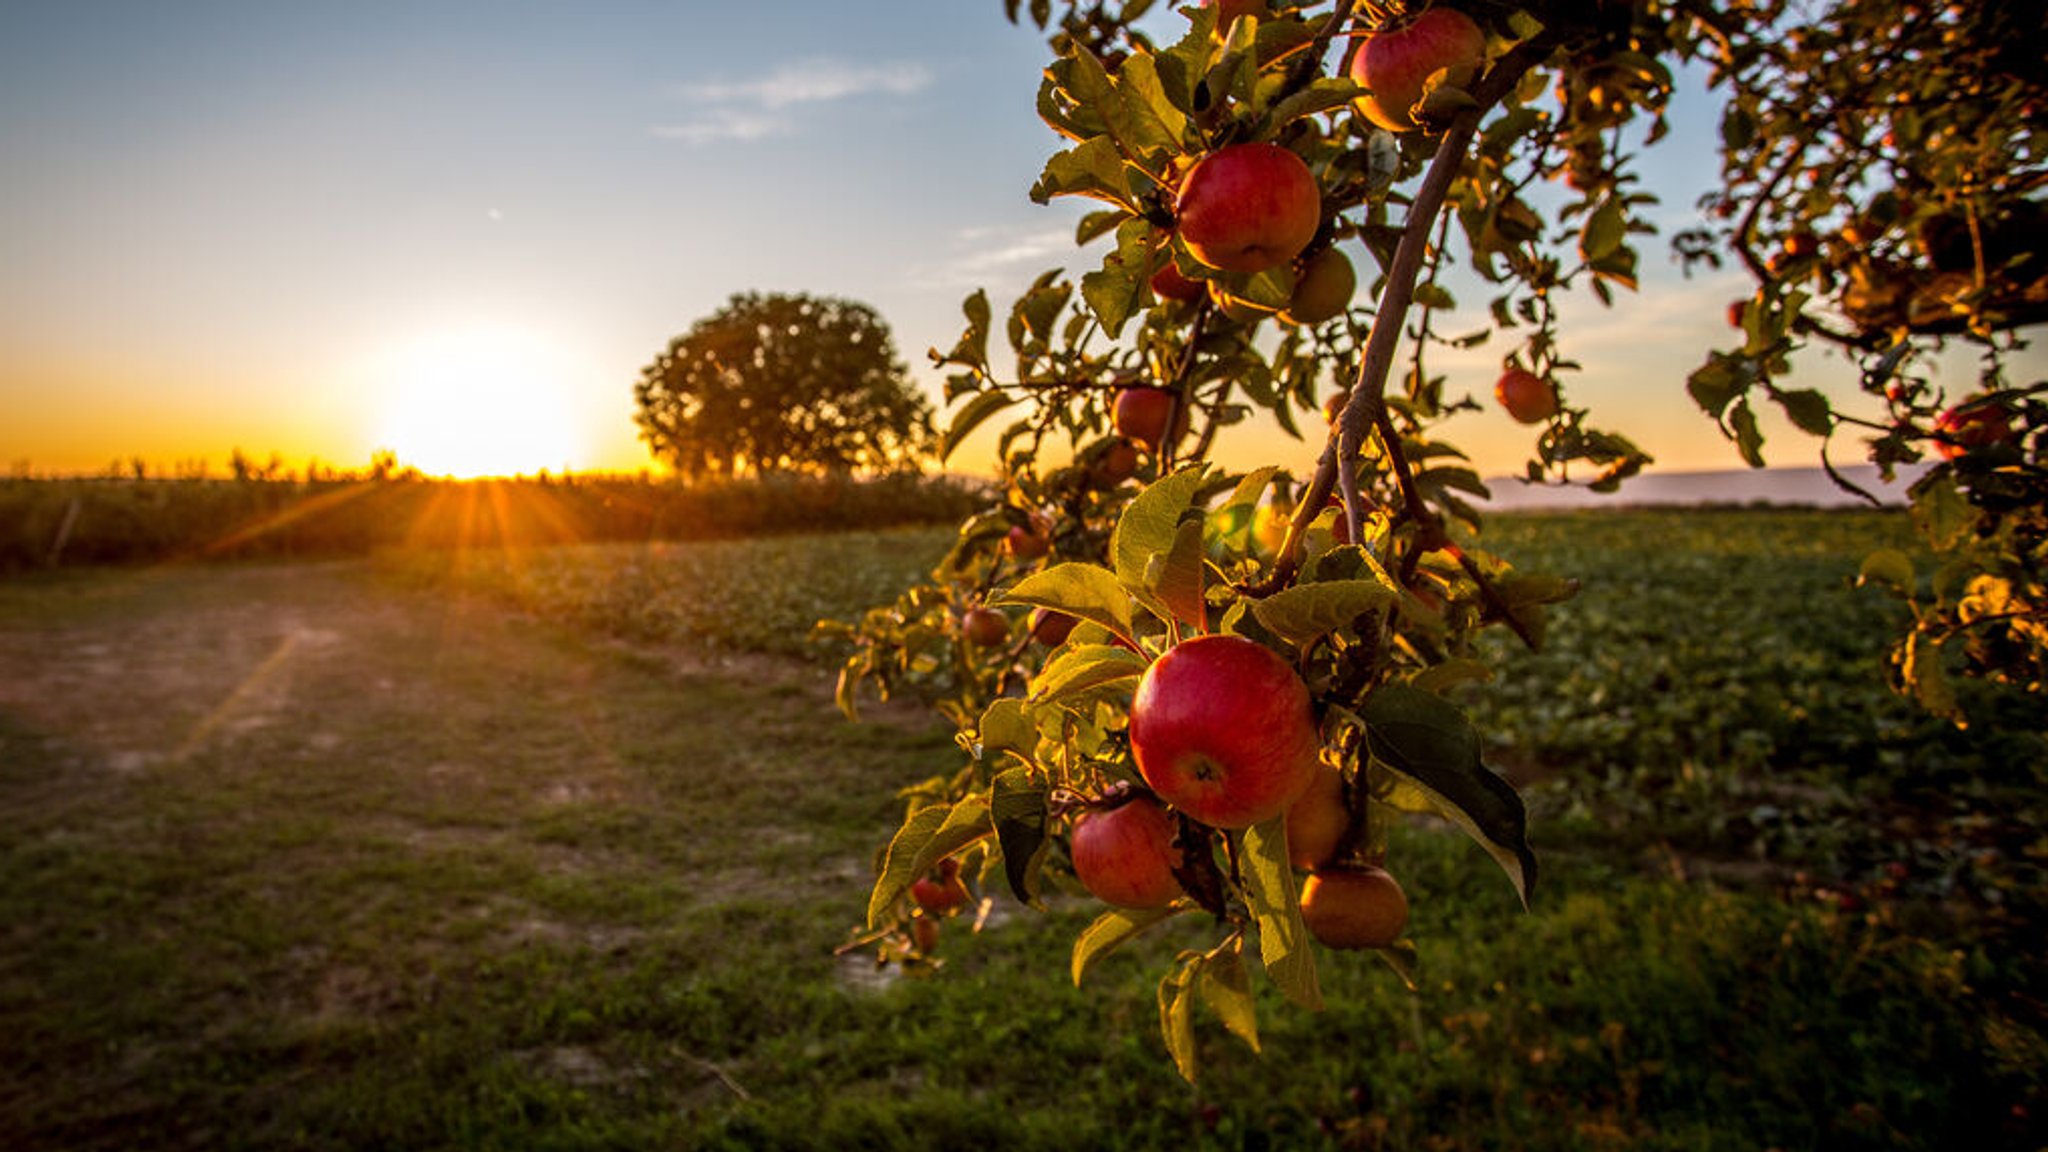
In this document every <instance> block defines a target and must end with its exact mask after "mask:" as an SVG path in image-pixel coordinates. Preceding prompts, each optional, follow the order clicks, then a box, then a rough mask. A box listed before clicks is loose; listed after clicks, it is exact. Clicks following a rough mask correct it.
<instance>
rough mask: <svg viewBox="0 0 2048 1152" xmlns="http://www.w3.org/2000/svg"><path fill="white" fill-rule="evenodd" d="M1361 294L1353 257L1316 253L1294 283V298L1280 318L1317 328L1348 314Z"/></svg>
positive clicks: (1332, 251) (1330, 251)
mask: <svg viewBox="0 0 2048 1152" xmlns="http://www.w3.org/2000/svg"><path fill="white" fill-rule="evenodd" d="M1357 290H1358V272H1357V270H1356V269H1354V268H1352V266H1351V259H1350V257H1348V256H1346V255H1344V253H1342V252H1339V251H1338V250H1337V249H1336V248H1334V247H1330V248H1325V249H1323V250H1322V251H1321V252H1318V253H1316V255H1315V258H1314V259H1312V260H1310V261H1309V262H1308V267H1306V268H1303V269H1302V270H1301V277H1300V278H1299V279H1297V280H1296V281H1295V282H1294V295H1293V297H1292V298H1290V299H1289V300H1288V301H1287V307H1286V308H1284V309H1282V310H1281V312H1280V318H1281V319H1282V320H1285V321H1287V322H1288V323H1289V324H1303V325H1316V324H1321V323H1322V322H1323V321H1325V320H1330V319H1333V318H1335V317H1337V316H1341V315H1343V314H1344V310H1345V309H1346V308H1349V307H1351V295H1352V293H1354V292H1356V291H1357Z"/></svg>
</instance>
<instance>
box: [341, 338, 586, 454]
mask: <svg viewBox="0 0 2048 1152" xmlns="http://www.w3.org/2000/svg"><path fill="white" fill-rule="evenodd" d="M388 379H389V393H388V395H387V396H386V398H385V400H384V402H383V420H382V423H381V427H380V430H379V431H380V438H379V443H380V444H381V445H383V446H384V447H388V448H389V449H390V450H391V451H392V452H394V453H396V454H397V456H398V459H399V460H400V462H402V463H405V464H409V465H412V466H413V467H416V468H418V469H419V470H420V471H422V472H425V473H427V474H428V475H431V476H454V477H458V478H462V479H473V478H476V477H480V476H512V475H519V474H527V473H534V472H538V471H541V470H543V469H549V470H556V471H560V470H564V469H568V468H573V467H575V466H576V465H577V463H578V461H579V457H580V456H581V455H582V449H583V445H582V444H581V443H580V442H579V437H578V432H577V419H576V415H575V410H574V403H573V401H574V397H573V396H572V395H571V383H570V380H569V379H568V373H567V372H566V371H565V370H564V367H563V364H562V358H561V356H560V355H559V354H558V353H557V352H556V350H554V349H553V348H551V347H550V346H549V345H548V343H547V342H546V341H545V340H543V339H541V338H539V337H537V336H534V335H532V334H530V333H526V332H521V331H517V330H512V329H504V328H480V329H467V330H462V331H456V332H449V333H443V334H439V335H436V336H433V337H430V338H427V339H424V340H421V341H419V342H418V343H416V344H414V345H412V346H410V347H408V348H405V349H403V350H402V351H400V352H399V353H398V354H397V356H396V357H395V360H394V363H393V366H392V370H391V372H390V375H389V378H388Z"/></svg>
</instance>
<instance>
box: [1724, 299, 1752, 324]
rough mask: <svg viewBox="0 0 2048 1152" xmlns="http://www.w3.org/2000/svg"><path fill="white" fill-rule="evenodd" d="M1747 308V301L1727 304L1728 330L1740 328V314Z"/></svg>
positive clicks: (1734, 301) (1731, 301)
mask: <svg viewBox="0 0 2048 1152" xmlns="http://www.w3.org/2000/svg"><path fill="white" fill-rule="evenodd" d="M1748 307H1749V301H1747V300H1730V301H1729V302H1728V326H1729V327H1730V328H1740V327H1742V313H1743V310H1744V309H1746V308H1748Z"/></svg>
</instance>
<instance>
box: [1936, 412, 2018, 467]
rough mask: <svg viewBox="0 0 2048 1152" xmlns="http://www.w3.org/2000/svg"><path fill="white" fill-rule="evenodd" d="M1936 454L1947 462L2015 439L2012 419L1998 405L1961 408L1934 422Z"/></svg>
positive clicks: (1941, 416) (1943, 414)
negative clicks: (2013, 437)
mask: <svg viewBox="0 0 2048 1152" xmlns="http://www.w3.org/2000/svg"><path fill="white" fill-rule="evenodd" d="M1934 435H1935V440H1934V450H1935V451H1937V452H1939V453H1941V458H1942V459H1944V460H1953V459H1955V458H1956V457H1958V456H1961V455H1963V454H1965V453H1967V452H1971V451H1974V450H1976V449H1978V448H1983V447H1986V446H1988V445H1992V444H2001V443H2004V442H2005V441H2007V440H2010V439H2012V418H2011V416H2010V415H2008V414H2007V412H2006V410H2005V409H2004V408H2002V407H2000V406H1998V405H1997V404H1985V403H1971V404H1968V405H1965V404H1958V405H1956V406H1955V407H1953V408H1950V409H1948V410H1947V411H1945V412H1943V413H1942V414H1941V415H1939V416H1936V417H1935V418H1934Z"/></svg>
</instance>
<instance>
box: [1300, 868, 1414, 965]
mask: <svg viewBox="0 0 2048 1152" xmlns="http://www.w3.org/2000/svg"><path fill="white" fill-rule="evenodd" d="M1301 919H1302V922H1303V923H1305V924H1307V925H1308V931H1309V935H1311V936H1314V937H1315V938H1316V939H1317V940H1320V941H1322V943H1323V945H1324V946H1325V947H1328V948H1339V949H1345V950H1356V949H1360V948H1385V947H1387V946H1388V945H1390V944H1392V943H1393V942H1394V941H1396V940H1399V939H1400V938H1401V930H1402V929H1404V928H1406V927H1407V926H1408V896H1407V894H1406V893H1404V892H1402V891H1401V885H1400V884H1398V883H1396V882H1395V881H1394V878H1393V877H1392V876H1391V875H1389V874H1388V873H1387V870H1386V869H1384V868H1374V867H1371V866H1362V867H1357V868H1333V869H1328V870H1325V871H1322V872H1317V873H1316V874H1314V875H1313V876H1310V877H1309V878H1308V882H1307V883H1305V884H1303V885H1302V886H1301Z"/></svg>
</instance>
